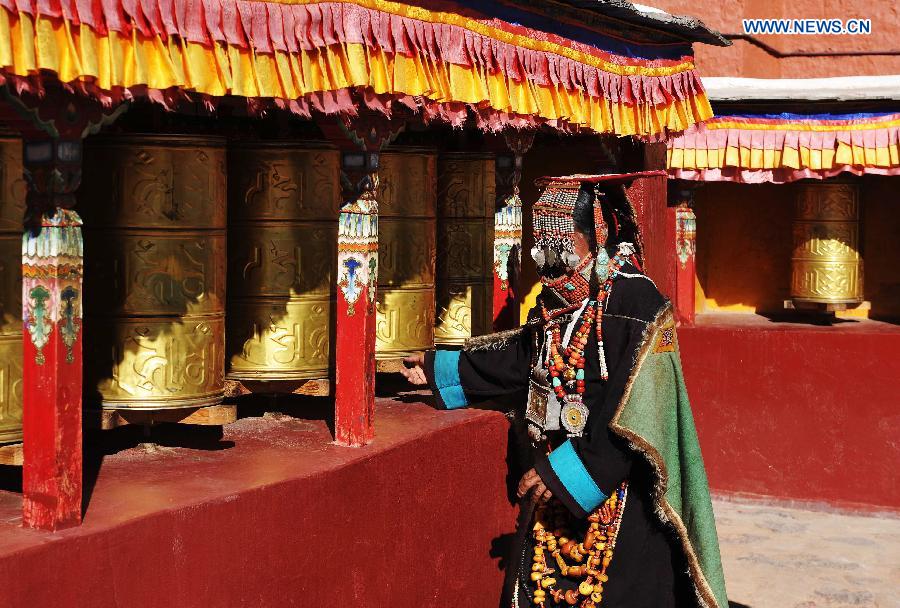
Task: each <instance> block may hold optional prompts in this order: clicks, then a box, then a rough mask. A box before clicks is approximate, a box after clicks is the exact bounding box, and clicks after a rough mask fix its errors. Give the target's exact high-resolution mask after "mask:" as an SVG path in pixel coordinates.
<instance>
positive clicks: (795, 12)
mask: <svg viewBox="0 0 900 608" xmlns="http://www.w3.org/2000/svg"><path fill="white" fill-rule="evenodd" d="M648 4H651V5H653V6H655V7H658V8H661V9H663V10H665V11H668V12H670V13H674V14H678V15H692V16H695V17H697V18H699V19H701V20H702V21H703V22H704V23H706V24H707V25H708V26H709V27H711V28H713V29H715V30H717V31H719V32H722V33H725V34H741V33H743V26H742V23H741V20H742V19H757V18H758V19H767V18H773V19H842V20H843V21H844V22H846V21H847V20H848V19H871V20H872V33H871V34H869V35H858V36H845V35H839V36H831V35H821V36H820V35H794V36H784V35H757V36H756V38H757V39H758V40H759V41H761V42H763V43H764V44H767V45H769V46H771V47H773V48H775V49H776V50H778V51H780V52H781V53H798V52H801V53H802V52H813V53H816V52H818V53H848V54H845V55H838V56H816V57H783V58H777V57H774V56H772V55H771V54H769V53H767V52H766V51H764V50H763V49H761V48H759V47H758V46H754V45H753V44H751V43H750V42H747V41H744V40H735V41H734V45H733V46H731V47H728V48H721V47H714V46H709V45H705V44H697V45H695V46H694V52H695V53H696V61H697V68H698V69H699V70H700V75H701V77H702V76H741V77H745V78H827V77H830V76H877V75H883V74H898V73H900V46H898V44H897V40H898V38H900V14H898V12H900V8H898V5H897V3H896V2H888V1H886V0H878V1H876V2H869V1H867V0H831V1H829V2H822V0H730V1H729V2H704V3H702V4H698V3H697V2H694V1H689V0H654V1H653V2H649V3H648ZM873 51H877V52H879V54H872V55H859V54H857V55H853V54H852V53H859V52H873Z"/></svg>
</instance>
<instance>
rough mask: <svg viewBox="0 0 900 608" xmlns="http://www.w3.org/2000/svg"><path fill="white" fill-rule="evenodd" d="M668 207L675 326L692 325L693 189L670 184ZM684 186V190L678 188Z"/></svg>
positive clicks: (694, 255)
mask: <svg viewBox="0 0 900 608" xmlns="http://www.w3.org/2000/svg"><path fill="white" fill-rule="evenodd" d="M671 185H673V186H675V187H674V188H673V189H672V194H671V196H670V206H669V218H670V219H669V221H670V223H671V229H670V230H669V232H670V233H673V234H674V239H675V256H676V260H677V261H676V264H675V295H674V297H673V303H674V306H675V316H676V318H677V319H678V322H679V323H682V324H686V325H693V324H694V316H695V311H696V302H695V298H696V295H695V294H696V287H695V284H696V280H697V279H696V277H697V265H696V235H697V218H696V216H695V215H694V210H693V187H692V186H691V185H688V184H684V183H681V184H678V185H676V184H675V183H673V184H671ZM681 185H684V187H679V186H681Z"/></svg>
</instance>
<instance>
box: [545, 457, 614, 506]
mask: <svg viewBox="0 0 900 608" xmlns="http://www.w3.org/2000/svg"><path fill="white" fill-rule="evenodd" d="M549 461H550V466H551V467H552V468H553V472H554V473H556V476H557V477H559V481H560V482H561V483H562V485H563V486H564V487H565V488H566V491H567V492H568V493H569V494H571V495H572V498H574V499H575V502H577V503H578V506H580V507H581V508H582V509H584V510H585V512H586V513H590V512H591V511H593V510H594V509H596V508H597V507H598V506H600V503H602V502H603V501H604V500H606V498H607V496H606V494H604V493H603V492H602V491H601V490H600V488H598V487H597V483H596V482H595V481H594V478H593V477H591V474H590V473H588V471H587V469H586V468H584V463H582V462H581V458H579V457H578V454H576V453H575V448H574V446H573V445H572V442H571V440H570V441H566V442H565V443H564V444H562V445H561V446H559V447H558V448H556V449H555V450H553V451H552V452H551V453H550V458H549Z"/></svg>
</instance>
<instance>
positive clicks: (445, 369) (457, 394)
mask: <svg viewBox="0 0 900 608" xmlns="http://www.w3.org/2000/svg"><path fill="white" fill-rule="evenodd" d="M459 355H460V351H458V350H438V351H435V353H434V383H435V385H436V386H437V389H438V392H439V393H440V394H441V399H443V400H444V405H445V406H447V409H448V410H455V409H456V408H460V407H465V406H467V405H468V404H469V402H468V400H467V399H466V394H465V393H464V392H463V389H462V385H461V384H460V382H459Z"/></svg>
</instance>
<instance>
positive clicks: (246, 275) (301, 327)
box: [227, 143, 341, 380]
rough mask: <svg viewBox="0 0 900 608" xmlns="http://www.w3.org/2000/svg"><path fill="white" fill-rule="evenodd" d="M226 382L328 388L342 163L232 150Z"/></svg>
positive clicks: (289, 152) (322, 152) (305, 154)
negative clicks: (315, 383) (316, 382)
mask: <svg viewBox="0 0 900 608" xmlns="http://www.w3.org/2000/svg"><path fill="white" fill-rule="evenodd" d="M228 164H229V172H228V176H229V180H228V226H229V228H228V323H227V327H228V332H227V352H228V356H229V369H228V377H229V378H233V379H236V380H303V379H314V378H328V376H329V371H328V367H329V342H330V336H329V332H330V328H331V305H332V304H331V303H332V295H333V294H332V286H333V284H334V281H333V280H332V278H333V274H334V269H333V266H334V260H335V259H336V258H335V255H336V253H335V252H336V247H337V245H336V243H337V217H338V213H339V212H338V206H339V204H340V196H341V193H340V154H339V152H338V151H337V150H331V149H328V148H304V147H302V146H301V145H299V144H296V143H284V144H281V143H279V144H254V145H246V146H235V147H233V148H232V149H230V150H229V158H228Z"/></svg>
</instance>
